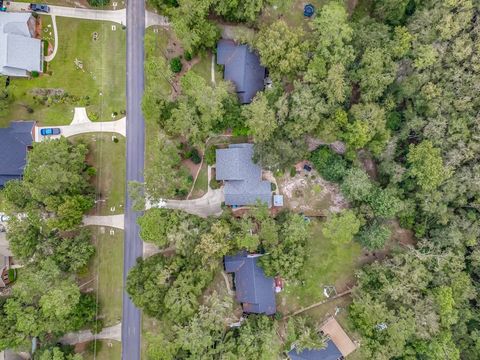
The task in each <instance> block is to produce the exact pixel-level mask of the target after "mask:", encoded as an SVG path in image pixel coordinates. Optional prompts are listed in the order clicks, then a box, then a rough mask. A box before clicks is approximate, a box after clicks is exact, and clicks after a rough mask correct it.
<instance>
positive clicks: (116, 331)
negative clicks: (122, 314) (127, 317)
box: [60, 323, 122, 345]
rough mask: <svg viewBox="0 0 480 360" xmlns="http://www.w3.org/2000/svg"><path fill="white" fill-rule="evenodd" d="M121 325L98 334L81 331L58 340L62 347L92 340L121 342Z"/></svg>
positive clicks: (105, 329) (104, 329)
mask: <svg viewBox="0 0 480 360" xmlns="http://www.w3.org/2000/svg"><path fill="white" fill-rule="evenodd" d="M121 335H122V323H119V324H117V325H114V326H110V327H107V328H103V330H102V331H101V332H100V333H99V334H93V333H92V332H91V331H90V330H83V331H79V332H76V333H68V334H65V335H64V336H63V337H62V338H60V342H61V343H62V344H64V345H75V344H79V343H84V342H87V341H92V340H115V341H122V340H121V338H122V336H121Z"/></svg>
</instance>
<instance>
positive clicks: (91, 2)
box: [88, 0, 110, 7]
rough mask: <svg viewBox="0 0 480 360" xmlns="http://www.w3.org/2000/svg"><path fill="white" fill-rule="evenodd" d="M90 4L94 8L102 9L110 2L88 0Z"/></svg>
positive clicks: (106, 0) (107, 0)
mask: <svg viewBox="0 0 480 360" xmlns="http://www.w3.org/2000/svg"><path fill="white" fill-rule="evenodd" d="M88 3H89V4H90V5H91V6H93V7H101V6H106V5H108V4H109V3H110V0H88Z"/></svg>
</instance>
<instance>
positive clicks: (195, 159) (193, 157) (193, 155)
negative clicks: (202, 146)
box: [188, 148, 202, 164]
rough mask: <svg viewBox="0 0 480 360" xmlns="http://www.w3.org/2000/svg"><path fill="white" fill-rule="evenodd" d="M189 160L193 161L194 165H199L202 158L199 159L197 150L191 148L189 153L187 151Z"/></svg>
mask: <svg viewBox="0 0 480 360" xmlns="http://www.w3.org/2000/svg"><path fill="white" fill-rule="evenodd" d="M189 155H190V156H189V157H188V158H189V159H190V160H192V161H193V163H194V164H200V163H201V162H202V158H201V157H200V154H199V153H198V150H197V149H195V148H193V149H192V150H191V151H189Z"/></svg>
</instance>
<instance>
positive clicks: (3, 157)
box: [0, 121, 35, 187]
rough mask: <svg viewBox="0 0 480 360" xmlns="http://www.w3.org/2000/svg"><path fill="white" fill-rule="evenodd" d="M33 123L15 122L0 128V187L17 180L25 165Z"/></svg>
mask: <svg viewBox="0 0 480 360" xmlns="http://www.w3.org/2000/svg"><path fill="white" fill-rule="evenodd" d="M34 124H35V123H34V122H33V121H15V122H12V123H11V124H10V127H8V128H0V187H3V186H4V185H5V182H7V181H8V180H13V179H19V178H21V177H22V175H23V169H24V168H25V164H26V163H27V148H28V147H29V146H31V145H32V141H33V136H32V131H33V127H34Z"/></svg>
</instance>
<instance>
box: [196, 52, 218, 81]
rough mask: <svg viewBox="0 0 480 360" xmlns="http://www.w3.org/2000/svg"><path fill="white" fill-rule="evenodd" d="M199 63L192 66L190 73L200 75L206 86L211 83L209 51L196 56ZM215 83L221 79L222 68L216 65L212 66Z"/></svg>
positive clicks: (210, 57) (210, 56)
mask: <svg viewBox="0 0 480 360" xmlns="http://www.w3.org/2000/svg"><path fill="white" fill-rule="evenodd" d="M198 56H199V57H200V62H198V63H197V64H195V65H193V66H192V69H191V70H192V71H194V72H195V73H197V74H198V75H200V76H201V77H203V78H204V79H205V81H206V82H207V84H211V83H212V53H211V52H210V51H206V52H202V53H200V54H199V55H198ZM214 71H215V81H219V80H221V79H223V72H222V67H221V66H220V65H217V64H216V59H215V65H214Z"/></svg>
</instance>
